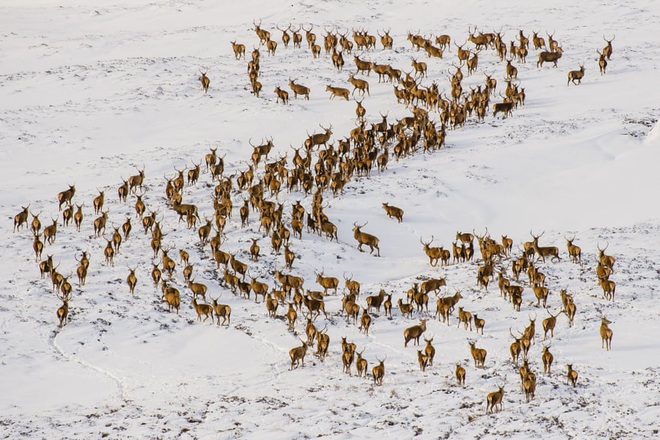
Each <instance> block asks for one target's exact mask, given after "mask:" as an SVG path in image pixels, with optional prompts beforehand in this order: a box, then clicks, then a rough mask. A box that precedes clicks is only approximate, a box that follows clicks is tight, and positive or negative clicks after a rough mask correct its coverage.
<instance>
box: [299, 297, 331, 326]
mask: <svg viewBox="0 0 660 440" xmlns="http://www.w3.org/2000/svg"><path fill="white" fill-rule="evenodd" d="M309 293H310V291H309V290H308V291H307V295H304V296H303V297H302V302H303V304H305V307H307V310H308V312H309V316H310V318H312V320H315V319H316V318H317V317H318V316H319V315H320V314H321V312H323V316H325V318H326V319H327V318H328V314H327V313H326V312H325V303H324V302H323V300H318V299H312V298H310V297H309V296H308V295H309ZM314 312H316V315H314Z"/></svg>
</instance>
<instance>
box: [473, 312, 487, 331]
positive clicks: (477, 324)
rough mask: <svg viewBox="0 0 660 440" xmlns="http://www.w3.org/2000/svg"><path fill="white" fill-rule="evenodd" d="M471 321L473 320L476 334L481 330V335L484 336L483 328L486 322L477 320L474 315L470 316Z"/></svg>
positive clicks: (480, 319)
mask: <svg viewBox="0 0 660 440" xmlns="http://www.w3.org/2000/svg"><path fill="white" fill-rule="evenodd" d="M472 319H473V320H474V329H475V331H476V332H477V333H479V330H481V335H482V336H483V334H484V327H485V326H486V320H485V319H483V318H479V317H478V316H477V314H476V313H474V314H472Z"/></svg>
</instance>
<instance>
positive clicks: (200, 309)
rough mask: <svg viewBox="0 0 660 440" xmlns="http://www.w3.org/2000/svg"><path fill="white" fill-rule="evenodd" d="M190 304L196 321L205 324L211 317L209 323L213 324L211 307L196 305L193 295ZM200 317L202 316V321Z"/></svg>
mask: <svg viewBox="0 0 660 440" xmlns="http://www.w3.org/2000/svg"><path fill="white" fill-rule="evenodd" d="M191 304H192V305H193V308H194V309H195V312H197V320H198V321H200V322H205V321H206V320H207V319H208V318H209V316H210V317H211V323H212V324H213V323H214V321H213V307H211V305H209V304H198V303H197V298H196V295H193V298H192V301H191ZM202 315H204V320H202Z"/></svg>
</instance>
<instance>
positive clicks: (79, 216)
mask: <svg viewBox="0 0 660 440" xmlns="http://www.w3.org/2000/svg"><path fill="white" fill-rule="evenodd" d="M83 205H84V204H83ZM83 205H76V212H74V213H73V224H74V225H76V230H77V231H78V232H80V227H81V226H82V222H83V218H84V215H83V212H82V207H83Z"/></svg>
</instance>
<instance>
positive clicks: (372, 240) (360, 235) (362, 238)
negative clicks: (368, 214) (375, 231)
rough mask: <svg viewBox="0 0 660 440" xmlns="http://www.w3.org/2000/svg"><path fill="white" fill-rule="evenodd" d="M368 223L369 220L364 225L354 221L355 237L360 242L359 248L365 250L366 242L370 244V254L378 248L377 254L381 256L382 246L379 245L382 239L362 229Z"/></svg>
mask: <svg viewBox="0 0 660 440" xmlns="http://www.w3.org/2000/svg"><path fill="white" fill-rule="evenodd" d="M367 223H369V222H365V223H364V224H363V225H360V226H358V224H357V222H354V223H353V237H354V238H355V240H357V242H358V247H357V249H358V250H359V251H360V252H364V251H363V250H362V245H365V244H366V245H367V246H369V253H370V254H373V251H374V249H376V250H377V251H378V253H377V256H378V257H380V247H378V242H379V241H380V240H379V239H378V237H376V236H375V235H371V234H368V233H366V232H362V231H361V228H363V227H365V226H366V225H367Z"/></svg>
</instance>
